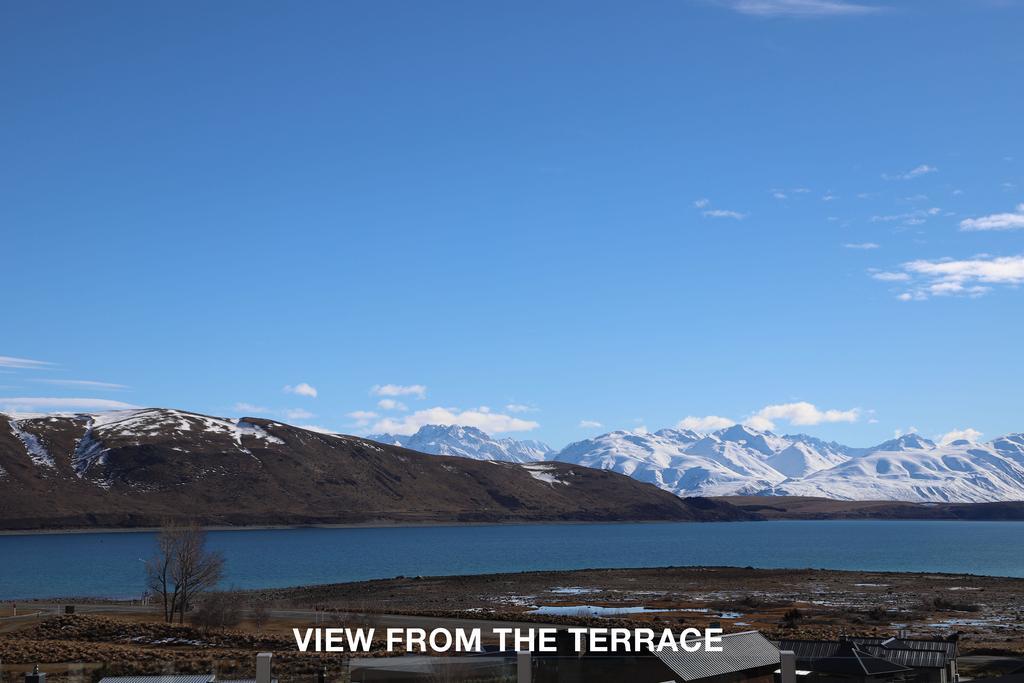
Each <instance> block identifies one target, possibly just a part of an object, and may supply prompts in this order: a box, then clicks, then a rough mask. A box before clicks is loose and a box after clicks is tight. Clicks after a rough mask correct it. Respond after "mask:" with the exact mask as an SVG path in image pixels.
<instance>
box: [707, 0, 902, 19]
mask: <svg viewBox="0 0 1024 683" xmlns="http://www.w3.org/2000/svg"><path fill="white" fill-rule="evenodd" d="M723 1H724V4H725V5H726V6H727V7H731V8H732V9H733V10H735V11H737V12H739V13H741V14H749V15H752V16H759V17H798V18H799V17H804V18H808V17H837V16H856V15H864V14H875V13H877V12H880V11H882V10H883V8H881V7H878V6H874V5H864V4H860V3H854V2H845V1H844V0H723Z"/></svg>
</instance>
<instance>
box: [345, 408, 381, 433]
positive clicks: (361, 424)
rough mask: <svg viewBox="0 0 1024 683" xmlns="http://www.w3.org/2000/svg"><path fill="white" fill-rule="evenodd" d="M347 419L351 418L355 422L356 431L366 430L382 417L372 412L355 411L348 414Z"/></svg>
mask: <svg viewBox="0 0 1024 683" xmlns="http://www.w3.org/2000/svg"><path fill="white" fill-rule="evenodd" d="M345 417H350V418H352V419H353V420H355V424H354V425H353V427H355V428H356V429H365V428H366V427H368V426H369V425H370V423H371V422H372V421H373V420H376V419H377V418H378V417H380V415H379V414H378V413H375V412H373V411H372V410H353V411H352V412H351V413H346V414H345Z"/></svg>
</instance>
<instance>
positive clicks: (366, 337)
mask: <svg viewBox="0 0 1024 683" xmlns="http://www.w3.org/2000/svg"><path fill="white" fill-rule="evenodd" d="M1022 20H1024V6H1022V4H1021V3H1020V2H1013V1H1010V0H1006V1H1003V2H996V1H992V2H983V1H981V0H928V1H922V2H896V1H894V0H893V1H889V2H882V1H881V0H878V1H877V2H876V1H874V0H872V1H871V2H869V0H863V2H862V3H853V2H839V1H838V0H721V1H718V2H716V1H714V0H707V1H699V0H672V1H665V2H660V1H654V2H645V3H632V2H629V3H627V2H603V1H599V2H593V1H592V0H587V1H586V2H584V1H582V0H581V1H578V2H576V1H559V2H523V3H496V2H478V1H475V0H474V1H468V0H467V1H465V2H429V3H428V2H412V1H403V2H395V1H390V0H382V1H380V2H312V1H311V2H304V3H300V4H295V3H283V2H277V3H271V2H249V1H247V2H231V1H224V2H218V3H194V2H192V3H190V2H173V3H172V2H149V3H133V2H98V3H75V2H48V3H6V4H4V5H2V6H0V63H2V64H3V69H2V71H0V81H2V86H3V92H4V102H5V106H3V107H0V154H2V158H3V163H2V164H0V231H2V241H0V245H2V247H0V250H2V253H3V258H2V261H0V263H2V267H0V284H2V286H3V291H5V292H6V293H7V295H8V299H7V306H6V312H5V315H4V316H3V317H2V322H0V409H7V410H21V411H29V410H67V409H97V408H102V407H105V406H113V405H119V404H131V405H144V406H150V405H159V406H174V407H181V408H187V409H192V410H196V411H202V412H207V413H214V414H228V415H238V414H260V415H267V416H273V417H277V418H278V419H282V420H287V421H289V422H292V423H297V424H312V425H319V426H322V427H325V428H329V429H333V430H341V431H347V432H356V433H365V432H367V431H372V430H375V429H384V428H387V429H397V430H409V429H413V428H415V426H417V425H418V424H421V423H423V422H426V421H459V422H465V423H470V424H476V425H478V426H482V427H484V428H485V429H488V430H490V431H493V432H499V433H505V434H509V435H513V436H518V437H527V436H529V437H534V438H541V439H545V440H548V441H550V442H551V443H553V444H554V445H556V446H559V445H562V444H564V443H566V442H568V441H572V440H577V439H580V438H584V437H587V436H591V435H594V434H597V433H600V432H601V431H606V430H610V429H616V428H623V429H639V428H645V427H646V428H649V429H656V428H660V427H665V426H671V425H675V424H677V423H679V422H680V421H681V420H684V419H685V418H688V417H689V418H692V419H691V420H688V421H687V422H686V424H691V425H698V426H701V425H703V426H712V425H716V424H719V423H723V422H725V421H728V420H740V421H743V420H746V421H750V422H752V423H754V424H758V425H762V426H767V425H769V424H770V425H771V426H773V427H774V428H775V429H776V431H778V432H789V431H797V430H799V431H805V432H809V433H812V434H816V435H819V436H824V437H828V438H835V439H839V440H842V441H845V442H848V443H852V444H869V443H875V442H878V441H880V440H882V439H885V438H889V437H891V436H892V434H893V433H894V432H896V431H906V430H909V429H911V428H916V429H917V430H919V431H921V432H922V433H923V434H926V435H928V436H935V435H939V434H944V433H947V432H950V431H951V430H965V429H972V430H977V431H979V432H981V433H983V434H984V437H985V438H991V437H995V436H997V435H999V434H1002V433H1005V432H1010V431H1021V430H1024V411H1022V407H1024V406H1022V392H1021V390H1020V388H1021V386H1024V369H1022V363H1021V358H1022V353H1021V347H1022V344H1021V338H1022V336H1024V316H1022V312H1024V291H1022V290H1021V288H1020V286H1019V285H1020V284H1022V283H1024V136H1022V134H1021V133H1022V128H1021V121H1024V106H1022V105H1024V96H1022V93H1021V89H1020V74H1021V73H1022V72H1024V48H1022V47H1021V41H1020V32H1019V27H1020V26H1021V25H1022V24H1021V22H1022ZM106 385H119V386H106ZM286 387H287V389H286ZM314 394H315V395H314ZM808 404H809V405H808ZM711 418H716V419H711Z"/></svg>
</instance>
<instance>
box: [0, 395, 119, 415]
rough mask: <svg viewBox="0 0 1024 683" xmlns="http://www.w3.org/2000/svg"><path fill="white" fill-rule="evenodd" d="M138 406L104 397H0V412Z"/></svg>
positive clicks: (97, 409) (108, 408)
mask: <svg viewBox="0 0 1024 683" xmlns="http://www.w3.org/2000/svg"><path fill="white" fill-rule="evenodd" d="M138 407H139V406H136V405H132V404H131V403H124V402H123V401H111V400H110V399H106V398H53V397H42V396H31V397H24V396H18V397H8V398H4V397H0V412H30V413H31V412H74V411H79V410H85V411H91V410H96V411H102V410H126V409H131V408H138Z"/></svg>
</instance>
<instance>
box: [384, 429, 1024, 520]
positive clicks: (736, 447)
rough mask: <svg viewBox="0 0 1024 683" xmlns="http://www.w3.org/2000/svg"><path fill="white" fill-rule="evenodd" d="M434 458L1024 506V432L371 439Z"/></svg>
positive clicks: (718, 491) (796, 491)
mask: <svg viewBox="0 0 1024 683" xmlns="http://www.w3.org/2000/svg"><path fill="white" fill-rule="evenodd" d="M370 438H372V439H375V440H380V441H384V442H386V443H391V444H396V445H402V446H405V447H406V448H412V449H414V450H419V451H423V452H426V453H435V454H444V455H460V456H463V457H470V458H478V459H485V460H510V461H512V462H535V461H538V460H555V461H559V462H567V463H572V464H578V465H584V466H587V467H594V468H599V469H606V470H612V471H615V472H619V473H622V474H627V475H629V476H631V477H633V478H635V479H638V480H640V481H644V482H650V483H653V484H656V485H657V486H659V487H661V488H663V489H665V490H666V491H671V492H673V493H675V494H677V495H680V496H728V495H764V496H772V495H794V496H820V497H825V498H833V499H839V500H902V501H913V502H958V503H975V502H992V501H1008V500H1024V434H1012V435H1009V436H1004V437H1001V438H999V439H994V440H992V441H989V442H986V443H973V442H969V441H964V440H961V441H954V442H952V443H948V444H942V445H939V444H936V443H934V442H933V441H930V440H929V439H926V438H924V437H922V436H919V435H917V434H907V435H904V436H901V437H899V438H896V439H892V440H890V441H886V442H885V443H882V444H879V445H877V446H873V447H870V448H851V447H849V446H844V445H842V444H839V443H835V442H826V441H823V440H821V439H817V438H815V437H811V436H807V435H805V434H795V435H785V436H778V435H776V434H773V433H771V432H767V431H759V430H756V429H752V428H750V427H747V426H744V425H734V426H732V427H728V428H726V429H721V430H718V431H715V432H711V433H707V434H704V433H699V432H694V431H690V430H686V429H662V430H660V431H657V432H653V433H637V432H626V431H616V432H610V433H608V434H602V435H601V436H597V437H594V438H592V439H586V440H584V441H578V442H576V443H572V444H569V445H568V446H566V447H565V448H564V449H562V450H561V451H558V452H555V451H554V450H552V449H550V448H549V447H548V446H546V445H545V444H542V443H540V442H536V441H527V442H517V441H516V440H514V439H509V438H504V439H492V438H491V437H489V436H488V435H487V434H485V433H484V432H482V431H480V430H478V429H474V428H471V427H457V426H437V425H430V426H427V427H423V428H421V429H420V431H419V432H417V433H416V434H414V435H412V436H410V437H396V436H392V435H379V436H374V437H370Z"/></svg>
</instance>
